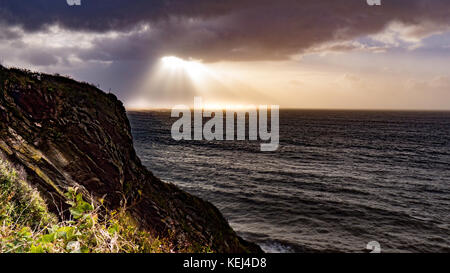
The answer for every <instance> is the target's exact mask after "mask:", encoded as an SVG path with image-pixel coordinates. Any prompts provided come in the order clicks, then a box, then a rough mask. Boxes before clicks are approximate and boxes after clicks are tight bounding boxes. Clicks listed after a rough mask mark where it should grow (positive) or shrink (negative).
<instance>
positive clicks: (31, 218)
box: [0, 158, 172, 253]
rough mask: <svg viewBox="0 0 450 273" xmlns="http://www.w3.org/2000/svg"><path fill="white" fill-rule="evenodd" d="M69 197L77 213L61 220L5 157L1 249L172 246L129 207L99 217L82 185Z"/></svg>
mask: <svg viewBox="0 0 450 273" xmlns="http://www.w3.org/2000/svg"><path fill="white" fill-rule="evenodd" d="M66 197H67V200H69V201H68V204H69V205H70V206H71V208H70V214H71V215H72V217H71V219H69V220H65V221H60V220H58V218H57V217H56V216H55V215H53V214H51V213H50V212H49V211H48V209H47V206H46V203H45V202H44V200H43V199H42V198H41V196H40V195H39V192H38V191H36V190H35V189H33V188H32V187H30V186H29V185H28V184H27V183H26V182H25V181H24V180H23V179H22V178H21V177H20V175H19V174H18V172H17V171H16V170H15V169H14V168H13V167H12V166H11V165H10V164H9V163H8V162H7V161H5V160H3V159H1V158H0V253H61V252H62V253H80V252H82V253H96V252H101V253H117V252H126V253H160V252H172V247H171V246H170V244H169V243H168V242H166V241H164V240H160V239H158V238H154V237H152V236H151V235H150V234H148V233H147V232H145V231H141V230H139V229H138V228H137V227H136V226H135V225H134V224H133V223H132V221H131V219H130V218H129V217H128V216H127V214H126V213H125V210H117V211H110V212H107V213H106V216H104V217H99V209H98V208H97V209H96V208H94V207H93V205H92V204H89V203H87V202H85V201H84V200H83V197H82V196H81V194H79V193H77V191H76V189H69V191H68V192H67V193H66ZM103 215H104V214H103ZM99 218H103V219H102V220H100V219H99Z"/></svg>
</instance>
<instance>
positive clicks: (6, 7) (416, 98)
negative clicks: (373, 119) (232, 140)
mask: <svg viewBox="0 0 450 273" xmlns="http://www.w3.org/2000/svg"><path fill="white" fill-rule="evenodd" d="M0 63H1V64H3V65H5V66H10V67H11V66H14V67H21V68H27V69H31V70H34V71H41V72H46V73H59V74H61V75H68V76H70V77H72V78H74V79H76V80H80V81H87V82H90V83H93V84H95V85H98V86H99V87H100V88H101V89H102V90H104V91H107V92H112V93H114V94H116V95H117V96H118V97H119V99H121V100H122V101H123V102H124V103H125V105H126V107H127V108H129V109H144V108H145V109H146V108H163V107H164V108H165V107H169V108H170V107H173V106H174V105H176V104H186V105H192V104H193V98H194V96H201V97H202V98H203V100H204V101H205V103H208V104H210V105H215V106H223V105H226V104H233V105H249V104H253V105H258V104H267V105H273V104H277V105H280V106H281V107H282V108H283V107H284V108H320V109H324V108H325V109H414V110H450V1H448V0H381V6H370V5H368V4H367V1H366V0H341V1H335V0H303V1H301V0H277V1H273V0H214V1H213V0H128V1H122V0H81V5H79V6H69V5H68V4H67V1H66V0H21V1H17V0H0Z"/></svg>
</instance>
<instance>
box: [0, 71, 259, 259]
mask: <svg viewBox="0 0 450 273" xmlns="http://www.w3.org/2000/svg"><path fill="white" fill-rule="evenodd" d="M0 93H1V95H0V151H1V152H2V153H3V154H4V155H5V156H6V157H7V158H8V160H9V161H11V162H13V163H14V164H19V165H20V166H22V167H23V168H24V170H25V171H26V174H27V180H28V182H29V183H30V184H32V185H33V186H36V187H37V188H38V189H39V190H40V192H41V193H42V195H43V196H44V197H45V198H46V200H47V203H48V205H49V207H50V208H51V209H52V210H53V211H55V212H59V211H63V210H64V209H66V204H65V197H64V193H65V192H66V191H67V188H68V187H78V188H79V189H80V190H81V191H82V192H83V193H84V195H85V196H86V197H89V198H92V201H93V202H100V200H102V201H103V200H104V201H103V204H104V205H105V206H106V207H107V208H108V209H115V208H117V207H119V206H121V205H123V203H124V200H126V204H127V207H128V209H129V212H130V214H131V215H132V217H133V218H134V219H135V220H136V223H138V224H139V225H140V226H141V227H142V228H144V229H146V230H148V231H150V232H151V233H152V234H154V235H156V236H160V237H164V238H170V240H172V241H173V243H174V245H177V246H178V247H179V248H184V247H188V246H191V248H192V247H194V249H195V247H199V248H201V247H209V248H210V249H211V250H213V251H216V252H260V251H261V249H260V248H259V247H258V246H257V245H255V244H252V243H249V242H246V241H244V240H242V239H241V238H240V237H238V236H237V235H236V233H235V232H234V231H233V230H232V229H231V227H230V226H229V224H228V223H227V221H226V220H225V219H224V218H223V216H222V214H221V213H220V212H219V211H218V210H217V208H216V207H214V206H213V205H212V204H211V203H209V202H206V201H204V200H202V199H200V198H197V197H195V196H193V195H190V194H188V193H186V192H184V191H182V190H180V189H178V188H177V187H176V186H175V185H172V184H167V183H164V182H162V181H161V180H159V179H158V178H156V177H155V176H153V174H152V173H151V172H150V171H148V170H147V169H146V168H145V167H143V165H142V164H141V162H140V160H139V158H138V157H137V156H136V153H135V151H134V148H133V142H132V136H131V133H130V125H129V122H128V119H127V116H126V113H125V109H124V107H123V105H122V103H121V102H120V101H119V100H117V98H116V97H115V96H114V95H112V94H105V93H104V92H102V91H100V90H99V89H97V88H95V87H94V86H92V85H89V84H87V83H79V82H76V81H74V80H71V79H68V78H65V77H61V76H51V75H44V74H36V73H31V72H28V71H22V70H18V69H6V68H3V67H1V66H0Z"/></svg>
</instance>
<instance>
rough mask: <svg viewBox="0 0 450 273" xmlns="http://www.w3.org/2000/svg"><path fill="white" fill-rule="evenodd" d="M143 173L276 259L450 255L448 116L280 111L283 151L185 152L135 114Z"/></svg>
mask: <svg viewBox="0 0 450 273" xmlns="http://www.w3.org/2000/svg"><path fill="white" fill-rule="evenodd" d="M128 117H129V119H130V123H131V127H132V134H133V138H134V145H135V148H136V151H137V153H138V155H139V157H140V158H141V160H142V162H143V164H144V165H145V166H146V167H147V168H148V169H149V170H151V171H152V172H153V173H154V174H155V175H156V176H158V177H160V178H161V179H162V180H163V181H167V182H171V183H174V184H176V185H178V186H179V187H180V188H181V189H183V190H186V191H187V192H190V193H192V194H194V195H197V196H199V197H201V198H203V199H206V200H208V201H210V202H211V203H213V204H214V205H216V206H217V207H218V208H219V210H220V211H221V212H222V213H223V215H224V216H225V218H226V219H227V220H228V221H229V223H230V225H231V226H232V227H233V228H234V230H235V231H236V232H237V233H238V234H239V235H240V236H242V237H243V238H245V239H247V240H250V241H253V242H255V243H257V244H259V245H260V246H261V247H262V248H263V250H265V251H267V252H364V251H366V245H367V243H368V242H370V241H377V242H379V244H380V246H381V251H382V252H449V251H450V216H449V208H450V112H403V111H332V110H327V111H325V110H281V111H280V148H279V149H278V150H277V151H276V152H261V151H260V142H255V141H211V142H208V141H175V140H173V139H172V138H171V131H170V130H171V126H172V123H173V122H174V121H175V120H176V119H175V118H170V112H169V111H147V112H128Z"/></svg>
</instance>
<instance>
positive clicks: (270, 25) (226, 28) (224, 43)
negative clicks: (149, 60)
mask: <svg viewBox="0 0 450 273" xmlns="http://www.w3.org/2000/svg"><path fill="white" fill-rule="evenodd" d="M0 18H1V19H0V20H1V21H3V24H7V25H10V26H20V27H22V28H23V29H24V30H25V31H27V32H33V31H38V30H42V29H45V27H46V26H49V25H54V24H58V25H60V26H61V27H63V28H66V29H71V30H80V31H87V32H95V33H102V32H107V31H110V30H115V31H122V32H127V31H130V32H131V34H130V35H128V36H126V37H121V38H120V39H114V38H104V39H98V40H97V41H95V42H94V45H95V47H94V48H93V49H91V50H83V51H81V52H79V55H80V58H82V59H98V60H133V59H142V58H146V57H148V56H157V55H167V54H173V55H178V56H183V57H193V58H198V59H203V60H205V61H217V60H269V59H270V60H276V59H286V58H288V57H289V56H291V55H293V54H297V53H302V52H304V51H306V50H308V49H310V48H312V47H316V46H318V45H321V44H324V43H329V42H338V41H345V40H350V39H354V38H356V37H360V36H365V35H369V34H375V33H378V32H380V31H382V30H383V29H384V28H385V27H386V26H387V25H388V24H389V23H391V22H394V21H396V22H401V23H403V24H405V25H410V26H419V25H421V24H423V23H425V22H426V23H427V26H432V27H429V28H421V29H419V30H418V31H417V32H420V34H421V35H426V34H427V32H431V31H436V30H439V29H444V28H446V27H448V26H449V22H450V1H448V0H390V1H382V6H381V7H372V6H368V5H367V4H366V1H365V0H342V1H336V0H323V1H320V0H304V1H295V0H279V1H273V0H192V1H189V0H168V1H163V0H160V1H156V0H153V1H151V0H134V1H123V0H96V1H95V0H91V1H88V0H82V5H81V6H79V7H69V6H68V5H67V4H66V1H65V0H33V1H15V0H14V1H13V0H10V1H8V0H0ZM142 24H148V25H149V26H150V30H149V31H147V32H144V33H142V32H136V33H134V34H133V33H132V30H133V29H135V28H136V27H138V26H139V25H142Z"/></svg>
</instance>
